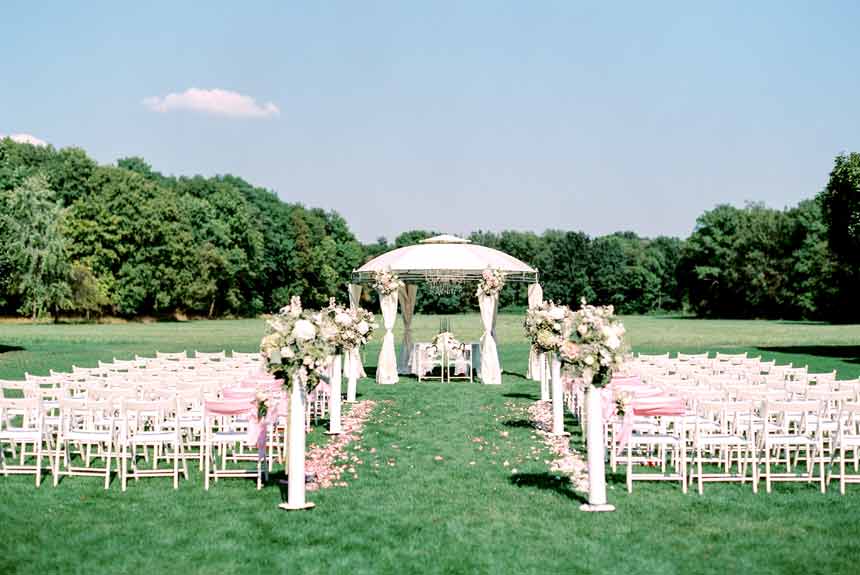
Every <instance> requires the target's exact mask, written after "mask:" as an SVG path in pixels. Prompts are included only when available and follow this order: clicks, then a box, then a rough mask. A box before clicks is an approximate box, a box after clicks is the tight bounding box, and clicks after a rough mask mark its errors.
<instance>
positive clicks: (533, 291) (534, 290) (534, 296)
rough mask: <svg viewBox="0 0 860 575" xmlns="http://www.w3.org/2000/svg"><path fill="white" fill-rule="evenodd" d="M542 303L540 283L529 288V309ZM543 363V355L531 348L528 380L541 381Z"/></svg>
mask: <svg viewBox="0 0 860 575" xmlns="http://www.w3.org/2000/svg"><path fill="white" fill-rule="evenodd" d="M541 302H543V288H542V287H541V286H540V284H539V283H533V284H531V285H530V286H529V308H533V307H537V306H539V305H540V304H541ZM541 361H542V358H541V354H539V353H538V351H537V350H536V349H535V348H534V347H532V348H530V349H529V369H528V373H527V374H526V377H527V378H529V379H533V380H535V381H540V368H541Z"/></svg>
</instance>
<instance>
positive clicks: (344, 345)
mask: <svg viewBox="0 0 860 575" xmlns="http://www.w3.org/2000/svg"><path fill="white" fill-rule="evenodd" d="M321 314H322V316H323V318H322V320H323V322H324V323H325V325H327V326H331V328H332V329H333V331H334V333H333V336H332V338H331V339H332V343H333V345H334V346H335V348H336V349H337V351H339V352H343V351H345V350H350V349H355V348H357V347H360V346H362V345H365V344H366V343H367V342H368V341H369V340H370V338H371V337H372V336H373V331H374V330H375V329H376V322H375V321H374V318H373V314H372V313H370V312H369V311H367V310H366V309H362V308H355V309H348V308H345V307H343V306H341V305H338V304H336V303H335V301H334V298H331V299H330V300H329V305H328V307H327V308H324V309H323V310H322V311H321Z"/></svg>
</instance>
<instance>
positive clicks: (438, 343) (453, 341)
mask: <svg viewBox="0 0 860 575" xmlns="http://www.w3.org/2000/svg"><path fill="white" fill-rule="evenodd" d="M445 343H447V344H448V351H449V352H451V351H456V350H459V349H460V348H462V347H463V344H462V343H460V341H458V340H457V338H455V337H454V334H453V333H451V332H450V331H443V332H441V333H438V334H436V336H435V337H434V338H433V345H434V346H435V347H436V349H438V350H439V351H441V350H442V345H443V344H445Z"/></svg>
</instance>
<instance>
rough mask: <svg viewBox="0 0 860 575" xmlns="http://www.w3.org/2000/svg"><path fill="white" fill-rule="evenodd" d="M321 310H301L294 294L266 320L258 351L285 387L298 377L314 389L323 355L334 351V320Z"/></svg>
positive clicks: (299, 302) (268, 367) (305, 384)
mask: <svg viewBox="0 0 860 575" xmlns="http://www.w3.org/2000/svg"><path fill="white" fill-rule="evenodd" d="M324 315H325V314H322V313H319V312H317V313H311V312H309V311H305V310H302V304H301V300H299V298H298V297H293V298H292V299H291V300H290V305H288V306H286V307H284V308H282V309H281V310H280V311H279V312H278V313H277V314H276V315H273V316H270V317H269V318H268V319H267V321H266V335H265V336H263V339H262V341H261V342H260V353H261V354H262V356H263V358H264V361H265V363H266V368H267V370H268V371H269V373H271V374H272V375H274V376H275V377H277V378H278V379H281V380H283V382H284V385H285V386H286V387H287V388H290V387H292V385H293V381H294V380H295V379H298V381H299V382H300V383H301V384H302V385H304V386H305V387H307V388H308V389H313V388H314V387H316V385H317V384H318V383H319V374H320V372H321V371H322V369H323V368H324V366H325V363H326V359H327V358H328V357H329V356H330V355H332V354H333V353H334V347H335V346H334V343H333V331H332V330H333V327H332V325H330V324H331V323H333V322H329V321H327V320H326V319H325V318H324V317H323V316H324Z"/></svg>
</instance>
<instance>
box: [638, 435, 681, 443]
mask: <svg viewBox="0 0 860 575" xmlns="http://www.w3.org/2000/svg"><path fill="white" fill-rule="evenodd" d="M630 443H636V444H643V443H644V444H653V445H679V444H680V443H681V440H680V438H678V437H675V436H674V435H635V434H634V435H633V436H632V437H631V438H630Z"/></svg>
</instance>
